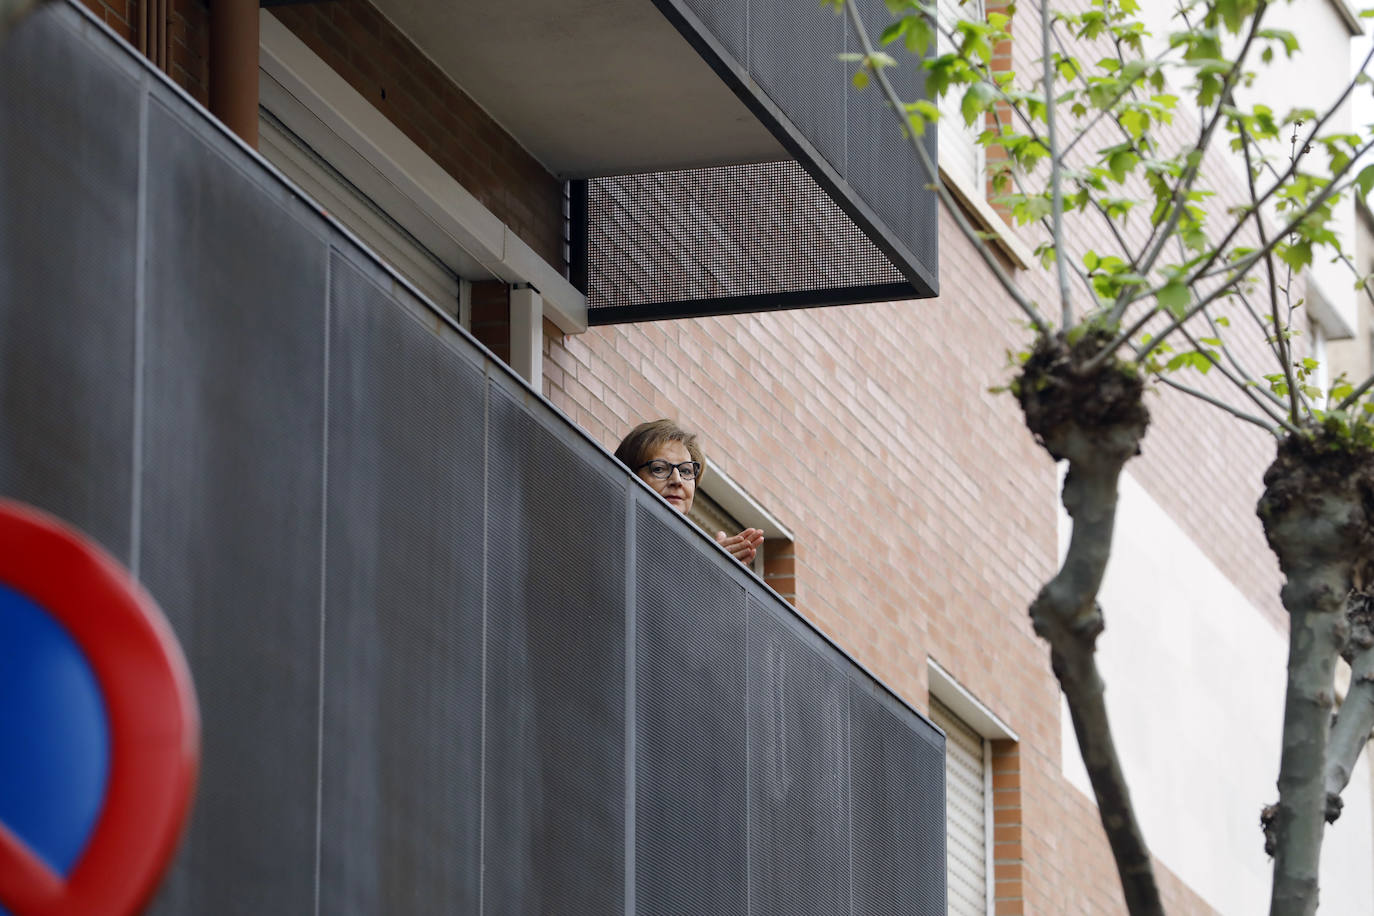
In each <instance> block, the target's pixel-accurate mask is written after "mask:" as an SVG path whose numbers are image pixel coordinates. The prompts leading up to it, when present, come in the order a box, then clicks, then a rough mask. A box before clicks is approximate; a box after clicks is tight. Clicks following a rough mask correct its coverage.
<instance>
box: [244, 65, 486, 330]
mask: <svg viewBox="0 0 1374 916" xmlns="http://www.w3.org/2000/svg"><path fill="white" fill-rule="evenodd" d="M262 78H263V79H264V80H270V79H271V77H270V76H267V75H265V74H264V75H263V77H262ZM258 147H259V151H260V152H261V153H262V154H263V156H264V157H265V158H266V159H267V161H268V162H271V163H272V164H273V165H275V166H276V167H277V168H279V169H281V171H282V174H284V175H285V176H286V177H287V178H290V179H291V180H292V181H294V182H295V183H296V184H298V185H300V187H301V189H302V190H304V191H305V192H306V193H308V194H309V195H310V196H311V197H313V198H314V199H315V201H316V202H317V203H319V205H320V206H321V207H323V208H324V209H325V210H327V211H328V212H329V214H330V215H331V216H333V217H334V218H335V219H337V220H338V221H339V222H341V223H343V224H344V226H346V227H347V228H348V230H349V231H350V232H352V233H353V234H354V235H356V236H357V237H358V238H359V240H361V241H362V242H363V244H365V245H367V246H368V247H369V248H371V249H372V250H373V251H374V252H376V253H377V255H378V256H380V257H381V258H382V259H383V260H384V261H386V262H387V263H388V264H390V265H391V266H392V267H394V268H395V269H396V271H397V272H398V273H400V274H401V275H402V276H404V277H405V278H406V279H407V280H409V281H410V282H411V283H414V284H415V287H416V288H417V289H419V290H420V292H422V293H424V294H425V295H426V296H428V297H429V298H430V299H431V300H432V301H433V302H434V304H435V305H438V306H439V307H441V308H443V309H444V311H446V312H448V313H449V314H451V315H454V316H455V317H457V316H459V315H460V313H461V311H462V310H461V309H460V307H459V303H460V301H461V296H462V293H463V292H464V290H463V289H462V285H463V284H462V283H461V281H460V280H459V278H458V275H457V274H456V273H454V272H453V270H452V269H450V268H449V267H448V265H446V264H445V263H444V262H443V261H442V260H440V259H439V257H438V256H437V255H435V254H434V253H433V252H431V251H430V250H429V249H428V248H426V247H425V246H424V245H423V244H422V243H421V242H420V241H419V240H418V239H416V238H415V237H414V236H413V235H411V234H410V233H409V232H407V231H406V230H405V228H404V227H402V226H401V225H400V224H399V223H397V222H396V220H395V219H393V218H392V217H391V215H390V214H388V213H387V212H386V211H385V210H383V209H382V208H381V207H380V206H378V205H377V204H376V203H375V202H374V201H373V200H372V198H370V197H368V196H367V195H366V194H364V193H363V192H362V191H361V190H359V189H358V187H357V186H356V185H354V184H353V183H352V182H351V181H349V180H348V179H347V178H345V177H343V175H341V174H339V171H338V170H337V169H336V168H334V167H333V166H332V165H330V163H329V162H328V160H326V159H325V157H324V156H322V155H320V154H319V153H318V152H317V151H316V150H315V149H313V148H312V147H311V146H310V145H309V144H308V143H306V142H305V141H304V140H303V139H301V138H300V137H299V136H298V135H297V134H296V133H295V132H294V131H292V130H291V129H290V128H289V127H287V126H286V125H285V124H284V123H282V121H281V120H280V119H278V118H277V116H276V115H274V114H273V113H272V112H270V111H268V110H267V109H266V108H261V109H260V110H259V116H258Z"/></svg>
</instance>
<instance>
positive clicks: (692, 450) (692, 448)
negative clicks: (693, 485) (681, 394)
mask: <svg viewBox="0 0 1374 916" xmlns="http://www.w3.org/2000/svg"><path fill="white" fill-rule="evenodd" d="M665 442H681V443H682V444H683V446H684V447H685V448H686V449H687V454H689V455H691V456H692V460H693V461H695V462H696V463H697V464H699V465H701V472H700V473H699V474H697V480H698V481H700V480H701V478H702V477H705V476H706V455H705V454H703V453H702V451H701V445H700V443H698V442H697V436H696V433H689V432H687V430H685V429H683V428H682V427H681V426H678V425H677V424H676V423H674V422H673V421H672V420H667V419H663V420H649V421H648V422H646V423H641V424H639V425H638V426H636V427H635V428H634V429H632V430H630V432H629V433H628V434H627V435H626V436H625V438H624V439H621V440H620V445H618V446H616V450H615V456H616V457H617V458H619V459H620V462H621V463H622V464H624V465H625V466H626V467H627V468H629V469H630V470H632V471H633V470H635V469H636V468H638V467H640V466H641V465H642V464H644V462H646V461H648V460H649V455H650V453H652V452H653V451H654V449H655V448H657V447H658V446H660V445H662V444H663V443H665Z"/></svg>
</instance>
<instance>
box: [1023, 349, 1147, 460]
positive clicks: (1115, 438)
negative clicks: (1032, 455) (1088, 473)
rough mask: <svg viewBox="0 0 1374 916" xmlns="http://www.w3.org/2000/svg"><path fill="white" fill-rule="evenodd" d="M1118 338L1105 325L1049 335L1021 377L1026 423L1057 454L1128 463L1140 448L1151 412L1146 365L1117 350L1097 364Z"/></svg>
mask: <svg viewBox="0 0 1374 916" xmlns="http://www.w3.org/2000/svg"><path fill="white" fill-rule="evenodd" d="M1110 340H1111V335H1110V334H1108V333H1107V332H1106V331H1105V330H1102V329H1088V330H1086V331H1084V330H1082V329H1081V328H1080V329H1074V330H1072V331H1071V332H1070V333H1069V334H1068V335H1066V334H1064V333H1063V332H1062V331H1061V332H1059V333H1057V334H1054V335H1052V336H1051V335H1042V336H1041V337H1039V338H1038V339H1037V340H1036V342H1035V346H1034V348H1033V349H1032V350H1031V354H1030V356H1029V358H1027V360H1026V362H1025V364H1024V365H1023V366H1022V367H1021V373H1020V375H1018V376H1017V378H1016V383H1015V385H1014V386H1013V388H1014V390H1015V392H1016V397H1017V400H1018V401H1019V402H1020V404H1021V410H1022V412H1023V413H1024V414H1025V417H1026V428H1027V429H1029V430H1030V431H1031V433H1032V434H1033V435H1034V436H1035V439H1036V441H1037V442H1039V443H1040V445H1041V446H1042V447H1044V449H1045V450H1046V451H1047V452H1049V453H1050V455H1051V456H1052V457H1053V458H1055V459H1056V460H1061V459H1068V460H1069V461H1072V462H1077V463H1082V464H1084V465H1088V466H1091V465H1095V464H1103V463H1104V462H1111V463H1113V464H1115V465H1116V466H1117V467H1120V465H1122V464H1125V462H1126V461H1127V459H1129V458H1130V457H1131V456H1133V455H1138V454H1139V453H1140V440H1141V439H1142V438H1144V436H1145V429H1146V427H1147V426H1148V425H1149V423H1150V413H1149V411H1148V410H1147V409H1146V408H1145V404H1144V391H1145V385H1144V382H1143V381H1142V380H1141V377H1140V372H1139V370H1138V369H1137V368H1136V367H1135V366H1134V365H1133V364H1130V363H1127V362H1124V361H1122V360H1120V359H1117V358H1116V357H1114V356H1113V357H1111V358H1109V359H1105V360H1101V361H1100V362H1098V363H1097V364H1092V363H1093V360H1094V358H1095V357H1098V356H1099V355H1100V354H1101V352H1102V350H1103V348H1104V347H1105V346H1107V344H1108V343H1109V341H1110ZM1090 364H1091V365H1090Z"/></svg>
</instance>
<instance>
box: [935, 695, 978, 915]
mask: <svg viewBox="0 0 1374 916" xmlns="http://www.w3.org/2000/svg"><path fill="white" fill-rule="evenodd" d="M930 718H931V719H932V720H933V721H934V722H935V724H936V725H938V726H940V727H941V728H942V729H944V730H945V735H946V741H945V818H946V830H947V832H948V849H949V855H948V866H947V868H948V882H949V885H948V886H949V910H948V911H949V913H950V916H987V912H988V891H987V869H988V861H987V829H988V826H987V813H986V808H985V787H986V783H985V780H984V771H983V737H982V736H981V735H979V734H978V733H977V732H975V731H974V730H973V729H971V728H969V727H968V726H967V725H965V724H964V723H963V722H962V721H960V720H959V719H958V718H956V717H955V715H954V713H952V712H950V710H949V709H948V708H947V707H946V706H945V705H944V704H943V703H941V702H940V701H939V700H937V699H935V698H934V697H931V700H930Z"/></svg>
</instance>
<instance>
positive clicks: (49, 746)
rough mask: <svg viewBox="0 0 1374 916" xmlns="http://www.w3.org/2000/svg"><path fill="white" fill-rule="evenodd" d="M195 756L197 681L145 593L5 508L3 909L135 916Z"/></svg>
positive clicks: (101, 555)
mask: <svg viewBox="0 0 1374 916" xmlns="http://www.w3.org/2000/svg"><path fill="white" fill-rule="evenodd" d="M199 748H200V721H199V715H198V713H197V710H196V702H195V694H194V691H193V689H192V686H191V677H190V673H189V671H188V670H187V667H186V661H185V659H184V657H183V656H182V654H181V649H180V647H179V645H178V644H177V641H176V637H175V636H174V635H173V634H172V630H171V627H170V626H169V625H168V623H167V620H166V618H164V617H163V615H162V613H161V611H159V610H158V608H157V606H156V605H155V604H154V603H153V601H152V599H151V598H150V597H149V596H148V594H147V593H146V592H145V591H144V590H143V589H142V587H140V586H139V585H138V583H137V582H135V581H134V580H133V578H132V577H131V576H130V574H129V573H128V572H127V571H126V570H125V569H123V568H122V567H121V566H120V565H119V564H118V563H117V562H116V561H115V560H114V559H113V558H111V557H110V556H109V555H108V554H106V553H105V552H104V551H103V550H101V549H100V548H99V547H98V546H96V545H95V544H93V543H92V542H91V541H90V540H89V539H87V538H85V537H84V536H82V535H80V534H79V533H77V532H75V531H73V530H72V529H70V528H68V527H66V526H65V525H63V524H61V523H60V522H58V521H56V520H55V519H53V518H51V517H50V516H47V515H44V514H43V513H41V512H38V511H37V510H35V509H32V508H30V507H27V506H22V505H19V504H17V503H12V502H7V501H4V500H0V914H8V916H97V914H98V916H130V914H133V913H136V912H138V911H139V910H140V909H141V908H142V907H143V905H144V904H145V903H146V902H147V900H148V897H149V896H150V895H151V894H152V892H153V889H154V888H155V887H156V886H157V880H158V878H159V877H160V876H161V874H162V871H163V870H164V869H165V867H166V865H167V863H168V862H169V860H170V859H171V857H172V854H173V852H174V851H175V848H176V843H177V840H178V838H179V836H180V834H181V828H182V825H183V824H184V822H185V820H186V815H187V812H188V810H189V808H190V801H191V792H192V787H193V785H194V783H195V776H196V770H197V767H198V763H199V753H200V750H199Z"/></svg>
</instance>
